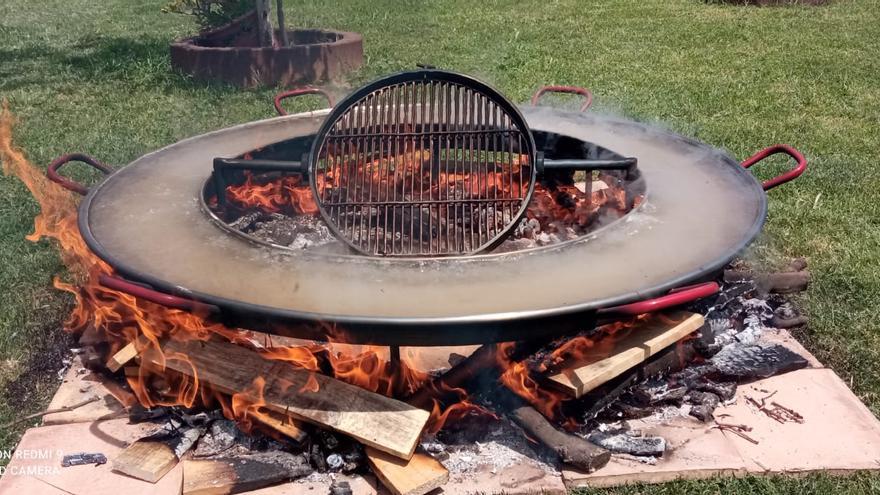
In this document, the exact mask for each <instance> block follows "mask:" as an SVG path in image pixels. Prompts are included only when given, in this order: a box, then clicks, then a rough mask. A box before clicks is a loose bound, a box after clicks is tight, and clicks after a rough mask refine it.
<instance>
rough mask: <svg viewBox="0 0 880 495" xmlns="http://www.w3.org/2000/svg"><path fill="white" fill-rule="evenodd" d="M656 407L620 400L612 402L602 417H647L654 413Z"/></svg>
mask: <svg viewBox="0 0 880 495" xmlns="http://www.w3.org/2000/svg"><path fill="white" fill-rule="evenodd" d="M654 411H655V408H653V407H641V406H636V405H632V404H628V403H627V402H625V401H623V400H620V401H617V402H615V403H613V404H611V406H610V407H608V409H606V410H605V411H603V413H602V417H604V418H608V419H615V420H616V419H639V418H646V417H648V416H650V415H652V414H654Z"/></svg>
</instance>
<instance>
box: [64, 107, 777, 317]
mask: <svg viewBox="0 0 880 495" xmlns="http://www.w3.org/2000/svg"><path fill="white" fill-rule="evenodd" d="M297 116H298V115H290V116H284V117H275V118H272V119H267V120H287V119H293V118H296V117H297ZM300 116H301V115H300ZM607 120H608V121H609V122H613V123H620V124H624V125H627V124H630V125H631V124H634V122H633V121H630V120H625V119H615V118H608V119H607ZM258 122H261V121H258ZM263 122H264V121H263ZM252 124H256V123H252ZM244 126H245V127H246V126H248V124H244ZM534 128H536V129H538V130H541V129H540V127H539V126H535V127H534ZM228 129H229V128H226V129H220V130H217V131H213V132H210V133H207V134H201V135H198V136H194V137H191V138H187V139H184V140H181V141H178V142H176V143H172V144H170V145H168V146H166V147H163V148H161V149H159V150H156V151H154V152H153V153H159V152H161V151H163V150H166V149H168V148H171V147H173V146H176V145H179V144H181V143H184V142H187V141H191V140H195V139H198V138H201V137H204V136H206V135H208V134H214V133H222V132H224V131H225V130H228ZM662 132H663V133H665V134H668V135H669V136H670V137H672V138H674V139H677V140H680V141H682V142H685V143H688V144H691V145H694V146H697V147H700V148H703V149H712V147H711V146H709V145H708V144H706V143H703V142H700V141H698V140H696V139H692V138H688V137H685V136H681V135H679V134H676V133H673V132H670V131H666V130H663V131H662ZM151 154H152V153H151ZM718 156H719V158H721V160H719V161H721V162H723V163H726V164H727V166H729V167H730V168H732V169H733V170H735V171H736V172H735V173H737V174H741V175H742V177H748V182H749V184H751V185H752V186H753V187H754V188H755V189H756V191H760V194H756V196H755V197H756V198H757V199H758V202H759V204H758V208H757V210H758V211H757V214H756V215H755V218H754V220H753V222H752V224H751V226H750V227H749V229H748V230H747V231H746V232H745V234H743V236H742V237H741V239H740V241H739V242H737V243H736V244H734V245H732V246H731V247H730V248H729V249H727V250H726V251H725V252H724V253H723V254H722V255H719V256H718V257H717V258H716V260H715V261H714V262H711V263H706V264H703V265H702V266H700V267H698V268H696V269H694V270H692V271H690V272H688V273H685V274H683V275H680V276H678V277H674V278H671V279H669V280H667V281H665V282H663V283H659V284H655V285H653V286H650V287H644V288H640V289H637V290H632V291H628V292H626V293H622V294H618V295H614V296H609V297H606V298H602V299H593V300H590V301H584V302H579V303H574V304H568V305H562V306H557V307H552V308H540V309H529V310H519V311H509V312H487V313H480V314H469V315H456V316H431V317H399V316H357V315H333V314H329V313H319V312H308V311H299V310H292V309H283V308H277V307H274V306H266V305H260V304H254V303H247V302H243V301H240V300H236V299H230V298H226V297H222V296H216V295H212V294H208V293H205V292H201V291H196V290H191V289H187V288H186V287H182V286H179V285H175V284H172V283H169V282H167V281H165V280H162V279H160V278H158V277H156V276H153V275H150V274H148V273H144V272H142V271H140V270H137V269H133V268H131V267H129V266H127V265H126V263H125V262H124V261H123V260H120V259H118V258H117V257H116V256H113V255H112V254H111V253H109V252H108V251H107V250H106V249H105V248H104V246H103V245H102V244H101V243H100V241H98V239H97V238H96V237H95V236H94V234H93V233H92V231H91V227H90V225H89V211H90V208H91V205H92V203H93V202H94V200H95V198H96V197H97V196H98V195H99V194H100V191H101V190H102V188H104V187H105V186H107V185H108V184H110V183H111V182H112V181H113V180H114V179H115V178H116V177H118V176H119V174H121V173H122V172H123V171H125V170H126V168H127V167H122V168H120V169H118V170H116V171H115V172H113V173H112V174H110V175H108V176H107V177H106V178H105V179H104V180H103V181H101V182H100V183H98V184H97V185H95V186H93V187H92V188H91V189H90V191H89V193H88V195H87V196H86V197H85V198H84V199H83V200H82V202H81V203H80V206H79V213H78V219H77V221H78V225H79V229H80V233H81V234H82V236H83V239H84V240H85V242H86V245H87V246H88V247H89V249H91V250H92V252H93V253H94V254H95V255H97V256H98V257H99V258H100V259H102V260H103V261H105V262H106V263H108V264H109V265H110V266H111V267H113V269H114V270H115V271H116V272H118V273H119V274H121V275H123V276H125V277H126V278H129V279H131V280H134V281H137V282H142V283H146V284H149V285H150V286H151V287H153V288H154V289H156V290H160V291H164V292H168V293H171V294H175V295H180V296H184V297H189V298H192V299H195V300H198V301H201V302H204V303H207V304H213V305H216V306H218V307H220V308H221V309H228V310H231V311H232V312H234V313H240V314H250V315H263V316H266V317H269V318H273V319H280V320H291V321H312V322H335V323H340V324H351V325H353V326H358V325H377V324H379V325H392V326H395V327H410V328H413V329H421V330H424V329H425V328H435V329H440V328H441V327H444V326H452V327H454V326H455V325H459V324H485V323H500V324H504V323H506V322H511V321H514V320H523V319H527V320H540V319H542V318H546V317H551V316H560V315H571V314H576V313H581V312H590V311H594V310H597V309H600V308H603V307H609V306H615V305H619V304H626V303H629V302H634V301H637V300H640V299H644V298H648V297H655V296H657V295H660V294H663V293H665V292H666V291H668V290H670V289H674V288H676V287H680V286H681V285H684V284H686V283H688V282H691V281H693V280H696V279H699V278H701V277H704V276H706V275H709V274H712V273H714V272H716V271H717V270H719V269H720V268H722V267H723V266H724V265H726V264H727V263H728V262H729V261H730V260H731V259H732V258H733V257H735V256H736V255H737V254H738V253H740V252H741V251H742V250H743V249H744V248H745V247H746V246H747V245H748V244H750V243H751V242H752V241H753V240H754V239H755V237H757V235H758V234H759V233H760V231H761V228H762V226H763V224H764V222H765V220H766V215H767V197H766V195H765V194H764V193H763V189H762V188H761V184H760V182H759V181H758V180H757V179H756V178H755V177H754V176H753V175H752V174H751V173H750V172H748V171H747V170H746V169H744V168H742V167H741V166H740V165H739V162H738V161H736V160H735V159H734V158H733V157H731V156H730V155H729V154H728V153H726V152H721V151H719V152H718ZM141 158H143V157H141ZM139 159H140V158H138V160H139ZM196 194H199V195H201V191H197V192H196ZM575 241H577V240H575ZM549 247H553V246H549ZM504 254H506V255H515V254H516V253H515V252H514V253H503V254H502V255H504ZM479 258H483V257H482V256H481V257H479ZM394 261H404V260H403V259H394ZM440 261H443V262H449V261H456V262H461V261H462V260H461V259H457V258H449V257H444V258H441V259H440ZM450 331H451V330H450Z"/></svg>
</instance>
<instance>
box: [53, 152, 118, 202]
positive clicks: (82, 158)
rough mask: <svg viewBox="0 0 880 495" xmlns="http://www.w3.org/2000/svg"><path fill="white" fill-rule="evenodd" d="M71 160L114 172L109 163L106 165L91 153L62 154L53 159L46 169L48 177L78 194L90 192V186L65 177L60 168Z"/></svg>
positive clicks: (107, 171) (105, 171)
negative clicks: (59, 171)
mask: <svg viewBox="0 0 880 495" xmlns="http://www.w3.org/2000/svg"><path fill="white" fill-rule="evenodd" d="M69 162H83V163H87V164H89V165H91V166H92V167H94V168H96V169H98V170H100V171H101V172H104V173H105V174H110V173H112V172H113V169H112V168H111V167H110V166H109V165H105V164H103V163H101V162H99V161H98V160H97V159H95V158H92V157H91V156H89V155H86V154H84V153H70V154H68V155H61V156H59V157H58V158H56V159H54V160H52V163H50V164H49V167H48V168H47V169H46V177H48V178H49V180H51V181H52V182H54V183H56V184H59V185H61V187H63V188H64V189H67V190H68V191H73V192H75V193H78V194H82V195H83V196H85V195H86V194H88V193H89V188H88V187H86V186H84V185H82V184H80V183H79V182H76V181H75V180H73V179H68V178H67V177H64V176H63V175H61V174H60V173H58V170H59V169H60V168H61V167H62V166H63V165H64V164H66V163H69Z"/></svg>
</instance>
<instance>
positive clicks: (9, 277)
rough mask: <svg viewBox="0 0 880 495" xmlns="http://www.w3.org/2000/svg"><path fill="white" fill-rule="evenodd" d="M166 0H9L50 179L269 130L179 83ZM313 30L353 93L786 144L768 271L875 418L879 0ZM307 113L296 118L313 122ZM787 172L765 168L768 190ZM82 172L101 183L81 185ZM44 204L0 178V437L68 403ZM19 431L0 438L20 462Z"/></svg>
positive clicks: (10, 47) (755, 484)
mask: <svg viewBox="0 0 880 495" xmlns="http://www.w3.org/2000/svg"><path fill="white" fill-rule="evenodd" d="M162 4H163V0H151V1H139V2H130V1H123V0H107V1H104V2H94V1H86V0H68V1H63V2H62V1H59V0H51V1H50V0H41V1H33V0H30V1H26V0H3V2H0V97H2V98H6V99H8V100H9V104H10V107H11V109H12V111H13V112H15V113H16V114H17V115H18V116H19V117H20V125H19V126H18V128H17V135H16V138H17V143H18V144H19V145H20V146H22V147H23V148H24V149H25V150H26V152H27V153H28V155H29V157H30V158H31V160H33V161H34V162H36V163H39V164H42V165H45V164H46V163H48V162H49V161H50V160H51V159H52V158H54V157H56V156H57V155H59V154H62V153H65V152H71V151H84V152H87V153H90V154H92V155H94V156H96V157H98V158H99V159H101V160H104V161H106V162H108V163H111V164H116V165H121V164H125V163H127V162H129V161H131V160H132V159H134V158H136V157H137V156H139V155H141V154H142V153H145V152H147V151H150V150H153V149H155V148H158V147H160V146H163V145H166V144H169V143H171V142H174V141H176V140H179V139H181V138H184V137H187V136H191V135H194V134H199V133H202V132H204V131H208V130H211V129H215V128H219V127H224V126H228V125H231V124H236V123H239V122H245V121H249V120H253V119H260V118H265V117H270V116H272V115H273V110H272V106H271V96H272V94H273V93H274V92H275V90H273V89H261V90H249V91H243V90H240V89H235V88H231V87H225V86H221V85H205V84H198V83H194V82H191V81H189V80H188V79H186V78H185V77H182V76H179V75H176V74H173V73H171V71H170V67H169V57H168V43H169V41H170V40H172V39H173V38H175V37H178V36H181V35H184V34H188V33H191V32H193V31H194V29H195V24H194V22H193V21H192V19H190V18H188V17H186V16H181V15H174V14H164V13H162V12H161V11H160V8H161V6H162ZM286 4H287V8H286V12H287V19H288V22H289V23H290V24H292V25H296V26H300V27H329V28H336V29H345V30H353V31H359V32H361V33H363V34H364V38H365V47H366V61H367V63H366V67H365V68H364V69H363V70H362V71H361V72H360V73H358V74H355V75H354V76H353V77H352V79H351V81H349V82H348V84H357V83H360V82H363V81H365V80H367V79H370V78H373V77H376V76H378V75H382V74H386V73H388V72H392V71H398V70H402V69H411V68H414V67H415V64H416V63H429V64H433V65H436V66H439V67H443V68H449V69H454V70H458V71H462V72H467V73H470V74H474V75H476V76H478V77H481V78H482V79H485V80H487V81H488V82H490V83H493V84H494V85H496V86H497V87H499V89H501V90H502V91H503V92H504V93H506V94H507V95H509V96H510V97H511V98H512V99H514V100H517V101H525V100H526V99H527V98H528V97H529V95H530V94H531V93H532V91H534V89H535V88H536V87H538V86H539V85H542V84H551V83H555V84H577V85H583V86H586V87H589V88H591V89H592V90H593V91H594V92H595V94H596V105H595V106H594V108H595V109H596V111H602V112H610V113H615V114H622V115H626V116H629V117H632V118H636V119H641V120H645V121H649V122H655V123H658V124H659V125H663V126H667V127H669V128H671V129H674V130H676V131H678V132H681V133H684V134H687V135H691V136H695V137H697V138H698V139H701V140H704V141H706V142H709V143H712V144H714V145H717V146H719V147H724V148H726V149H728V150H729V151H730V152H731V153H732V154H733V155H735V156H738V157H743V158H744V157H746V156H748V155H749V154H751V153H752V152H754V151H757V150H759V149H761V148H762V147H764V146H766V145H770V144H773V143H777V142H786V143H790V144H792V145H794V146H796V147H797V148H799V149H801V150H802V151H804V153H805V154H806V155H807V157H808V158H809V160H810V170H809V172H808V174H807V175H806V176H804V177H802V178H801V179H799V180H798V181H797V182H795V183H793V184H789V185H788V186H783V187H780V188H779V189H777V190H774V191H772V192H771V193H770V196H771V200H770V214H769V222H768V224H767V227H766V228H765V231H764V232H765V234H764V236H763V237H762V239H761V240H760V242H759V243H757V245H756V246H754V247H753V248H752V249H751V250H750V253H749V254H750V255H752V256H754V257H756V258H757V259H760V260H774V259H781V258H784V257H789V256H806V257H808V258H809V261H810V268H811V270H812V272H813V276H814V283H813V285H812V287H811V288H810V290H809V291H808V292H807V293H806V294H805V295H804V296H803V298H802V301H801V302H802V304H803V306H804V308H805V310H806V312H807V313H808V314H809V316H810V319H811V323H810V328H809V329H808V330H807V331H806V332H804V333H803V334H802V335H801V336H800V337H802V339H803V340H804V341H805V342H806V344H807V346H808V347H809V348H810V349H811V350H812V351H813V352H814V353H815V354H816V355H817V356H818V357H819V359H820V360H822V361H824V362H825V363H827V364H829V365H830V366H831V367H833V368H834V369H835V370H836V371H837V372H838V373H839V374H840V375H841V376H842V377H843V378H844V379H845V380H846V381H847V382H848V383H850V384H851V386H852V388H853V389H854V390H855V392H856V393H857V394H858V395H859V397H860V398H861V399H862V400H864V401H865V403H867V404H868V406H869V407H870V408H871V410H872V411H873V412H874V413H875V414H877V413H880V365H878V364H877V363H878V361H880V318H878V317H877V312H878V309H877V307H878V306H877V302H878V301H880V192H878V191H880V167H878V166H877V164H876V160H877V155H878V151H880V41H878V40H880V3H878V2H877V1H845V0H839V1H836V2H833V3H832V5H829V6H825V7H818V8H811V7H786V8H753V7H733V6H723V5H717V4H714V3H711V4H707V3H704V2H702V1H699V0H664V1H639V0H625V1H617V2H601V1H575V0H551V1H547V2H515V1H488V2H463V1H458V2H457V1H449V0H443V1H435V2H427V1H405V2H404V1H391V0H373V1H365V0H361V1H344V2H331V1H321V2H310V3H308V4H306V3H305V2H295V1H292V0H288V1H287V2H286ZM306 104H307V103H306V102H301V103H300V105H301V107H300V108H301V109H302V108H305V107H304V106H303V105H306ZM783 166H784V162H783V161H782V160H779V161H774V162H773V163H772V164H770V165H765V166H764V167H762V168H761V170H758V171H756V173H758V174H759V175H760V176H761V177H765V178H766V177H769V176H771V175H772V174H773V173H774V172H778V171H779V170H781V169H782V167H783ZM80 178H83V179H85V178H87V176H86V174H82V175H80ZM36 213H37V208H36V205H35V203H34V202H33V201H32V200H31V198H30V196H29V194H28V193H27V191H26V190H25V188H24V187H23V186H22V185H21V184H20V183H19V182H18V181H17V180H15V179H13V178H8V177H0V305H2V311H0V423H5V422H6V421H8V420H9V419H10V418H13V417H17V416H20V415H23V414H26V413H29V412H33V411H37V410H40V409H41V408H43V407H45V404H46V402H47V400H48V397H50V395H51V393H52V392H53V391H54V387H55V386H56V385H57V378H56V377H55V376H54V375H55V373H54V372H53V371H52V370H53V369H54V368H55V367H57V366H58V362H59V360H60V355H58V354H57V353H52V352H49V351H50V350H51V349H55V348H57V347H58V345H57V343H58V341H59V339H62V340H63V338H64V337H63V336H61V334H60V333H59V328H60V327H61V322H62V321H63V319H64V317H65V315H66V313H67V311H68V308H69V306H70V301H69V300H68V299H67V298H66V297H64V296H63V295H60V294H58V293H57V292H55V291H54V290H53V289H51V278H52V276H53V275H54V274H56V273H59V272H61V270H62V267H61V264H60V262H59V261H58V258H57V256H56V253H55V251H54V250H53V248H52V246H51V245H48V244H46V243H40V244H32V243H30V242H27V241H25V240H24V236H25V235H26V234H28V233H30V232H31V230H32V220H31V219H32V218H33V216H34V215H35V214H36ZM22 429H23V428H17V429H11V430H8V431H0V449H8V448H11V447H12V446H13V445H14V444H15V442H16V441H17V439H18V437H19V435H20V433H21V431H22ZM878 479H880V478H878V477H874V476H856V477H852V478H847V479H844V480H839V479H833V478H825V477H809V478H806V479H802V480H785V479H761V478H748V479H746V480H727V481H713V482H703V483H677V484H670V485H664V486H660V487H655V488H644V487H638V488H628V489H621V490H616V491H612V492H611V493H622V494H623V493H625V494H635V493H651V494H660V493H688V494H703V493H741V492H750V491H755V492H760V493H774V494H775V493H828V492H833V491H845V490H850V491H853V492H861V493H870V492H875V493H876V492H877V491H878V490H880V481H878Z"/></svg>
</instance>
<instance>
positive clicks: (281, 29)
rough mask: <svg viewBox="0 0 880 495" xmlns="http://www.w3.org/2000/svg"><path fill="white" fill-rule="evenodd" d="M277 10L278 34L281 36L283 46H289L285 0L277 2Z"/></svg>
mask: <svg viewBox="0 0 880 495" xmlns="http://www.w3.org/2000/svg"><path fill="white" fill-rule="evenodd" d="M275 10H276V11H277V13H278V33H279V34H280V36H281V40H280V41H281V46H287V45H289V44H290V43H289V41H288V39H287V24H286V23H285V22H284V0H275Z"/></svg>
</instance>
